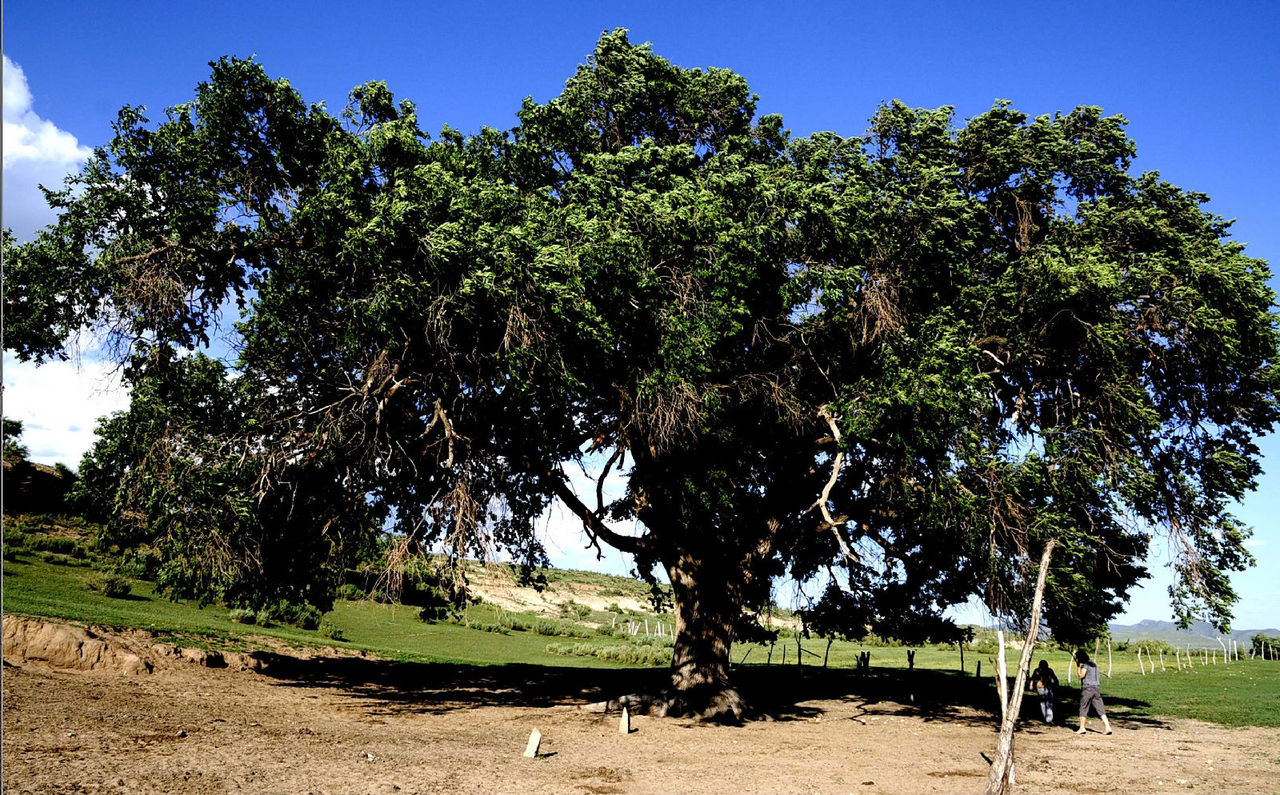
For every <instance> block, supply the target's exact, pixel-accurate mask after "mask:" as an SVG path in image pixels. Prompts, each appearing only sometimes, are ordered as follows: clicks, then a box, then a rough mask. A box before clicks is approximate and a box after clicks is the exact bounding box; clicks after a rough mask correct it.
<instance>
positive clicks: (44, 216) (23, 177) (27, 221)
mask: <svg viewBox="0 0 1280 795" xmlns="http://www.w3.org/2000/svg"><path fill="white" fill-rule="evenodd" d="M90 154H92V150H90V149H89V147H87V146H82V145H81V144H80V142H79V141H77V140H76V137H75V136H74V135H72V134H71V133H69V132H67V131H66V130H62V129H59V128H58V126H57V125H56V124H54V123H53V122H51V121H49V120H48V119H42V118H40V116H38V115H37V114H36V112H35V111H34V110H33V102H32V96H31V88H30V86H28V85H27V76H26V74H25V73H24V72H23V71H22V67H21V66H19V65H18V64H16V63H14V62H13V61H11V60H9V56H7V55H6V56H4V195H3V202H4V225H5V226H6V227H8V228H10V229H12V230H13V232H14V234H16V235H17V236H18V239H19V240H25V239H29V238H30V237H32V236H33V235H34V233H35V231H36V230H37V229H39V228H41V227H43V226H45V225H47V224H48V223H50V222H51V221H53V213H52V211H51V210H50V209H49V207H48V205H47V204H46V203H45V200H44V195H43V194H41V193H40V191H39V189H38V187H37V186H39V185H44V186H46V187H58V186H59V185H61V184H62V179H63V177H65V176H66V175H67V174H68V173H70V172H72V171H74V170H76V168H77V167H78V166H79V164H80V163H81V162H82V161H83V160H84V159H85V158H87V157H89V155H90Z"/></svg>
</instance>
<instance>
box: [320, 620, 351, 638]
mask: <svg viewBox="0 0 1280 795" xmlns="http://www.w3.org/2000/svg"><path fill="white" fill-rule="evenodd" d="M320 637H322V638H328V639H329V640H339V641H342V640H346V639H347V636H346V635H343V634H342V630H341V629H339V628H338V626H337V625H336V624H333V623H332V622H329V621H322V622H320Z"/></svg>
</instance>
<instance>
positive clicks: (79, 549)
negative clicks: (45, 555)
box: [27, 536, 89, 558]
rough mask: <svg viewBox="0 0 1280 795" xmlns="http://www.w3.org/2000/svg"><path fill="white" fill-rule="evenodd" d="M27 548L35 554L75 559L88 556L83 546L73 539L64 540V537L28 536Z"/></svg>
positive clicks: (86, 549)
mask: <svg viewBox="0 0 1280 795" xmlns="http://www.w3.org/2000/svg"><path fill="white" fill-rule="evenodd" d="M27 548H28V549H31V550H34V551H36V552H56V553H57V554H59V555H70V556H72V557H77V558H86V557H88V556H89V550H88V548H86V547H85V545H84V544H81V543H79V542H78V541H76V540H75V539H74V538H66V537H64V536H29V537H28V538H27Z"/></svg>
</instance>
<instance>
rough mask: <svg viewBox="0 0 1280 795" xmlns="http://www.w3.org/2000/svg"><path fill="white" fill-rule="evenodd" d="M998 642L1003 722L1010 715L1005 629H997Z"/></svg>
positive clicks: (997, 679)
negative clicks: (1005, 656) (1005, 657)
mask: <svg viewBox="0 0 1280 795" xmlns="http://www.w3.org/2000/svg"><path fill="white" fill-rule="evenodd" d="M996 643H997V644H999V646H1000V649H999V651H997V652H996V691H997V692H999V693H1000V723H1001V724H1003V723H1004V722H1005V720H1006V719H1007V718H1008V717H1009V715H1008V712H1009V673H1008V671H1007V669H1006V668H1005V660H1004V630H1003V629H997V630H996ZM978 664H979V665H981V664H982V663H981V662H979V663H978Z"/></svg>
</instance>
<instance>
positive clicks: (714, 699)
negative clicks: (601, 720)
mask: <svg viewBox="0 0 1280 795" xmlns="http://www.w3.org/2000/svg"><path fill="white" fill-rule="evenodd" d="M624 707H625V708H626V709H628V710H630V711H631V713H632V714H634V715H653V716H655V717H659V718H693V719H694V720H698V721H703V722H707V723H731V724H738V723H742V722H743V721H744V720H753V719H757V718H763V717H765V716H764V715H762V714H761V713H759V711H758V710H756V709H754V708H752V707H751V705H750V704H748V703H747V702H746V700H745V699H743V698H742V696H741V694H739V693H738V691H737V690H736V689H735V688H732V687H729V688H721V687H716V688H693V689H689V690H675V689H672V690H666V691H663V692H660V693H656V694H655V693H632V694H629V695H625V696H619V697H618V698H611V699H609V700H607V701H597V702H595V703H593V704H588V705H586V706H585V707H584V709H589V710H597V711H600V712H606V713H608V712H621V711H622V709H623V708H624Z"/></svg>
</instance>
